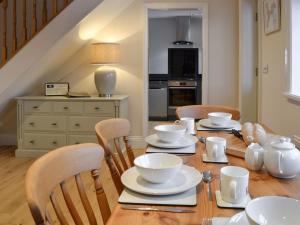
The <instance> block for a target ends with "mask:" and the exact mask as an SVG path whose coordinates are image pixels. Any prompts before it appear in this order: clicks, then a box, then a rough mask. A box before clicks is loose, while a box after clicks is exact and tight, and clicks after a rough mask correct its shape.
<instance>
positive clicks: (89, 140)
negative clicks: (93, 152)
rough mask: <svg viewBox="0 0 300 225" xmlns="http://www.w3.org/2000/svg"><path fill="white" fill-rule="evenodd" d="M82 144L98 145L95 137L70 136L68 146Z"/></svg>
mask: <svg viewBox="0 0 300 225" xmlns="http://www.w3.org/2000/svg"><path fill="white" fill-rule="evenodd" d="M82 143H98V141H97V137H96V134H95V135H69V137H68V144H69V145H77V144H82Z"/></svg>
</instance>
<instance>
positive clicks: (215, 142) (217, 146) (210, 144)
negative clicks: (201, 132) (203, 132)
mask: <svg viewBox="0 0 300 225" xmlns="http://www.w3.org/2000/svg"><path fill="white" fill-rule="evenodd" d="M205 147H206V152H207V157H208V159H210V160H220V159H222V158H224V157H225V149H226V139H225V138H221V137H207V138H206V141H205Z"/></svg>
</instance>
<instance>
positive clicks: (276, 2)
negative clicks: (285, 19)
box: [263, 0, 281, 35]
mask: <svg viewBox="0 0 300 225" xmlns="http://www.w3.org/2000/svg"><path fill="white" fill-rule="evenodd" d="M263 16H264V30H265V34H267V35H268V34H271V33H274V32H277V31H279V30H280V29H281V0H263Z"/></svg>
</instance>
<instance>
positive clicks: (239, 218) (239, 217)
mask: <svg viewBox="0 0 300 225" xmlns="http://www.w3.org/2000/svg"><path fill="white" fill-rule="evenodd" d="M226 225H251V224H250V223H249V222H248V219H247V216H246V213H245V211H243V212H240V213H237V214H235V215H234V216H233V217H231V218H230V219H229V221H228V222H227V223H226Z"/></svg>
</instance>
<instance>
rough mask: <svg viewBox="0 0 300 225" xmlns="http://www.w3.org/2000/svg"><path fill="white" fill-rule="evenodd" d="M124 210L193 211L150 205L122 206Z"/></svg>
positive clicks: (190, 211)
mask: <svg viewBox="0 0 300 225" xmlns="http://www.w3.org/2000/svg"><path fill="white" fill-rule="evenodd" d="M122 209H125V210H139V211H156V212H172V213H194V212H195V211H193V210H190V209H178V208H152V207H134V206H122Z"/></svg>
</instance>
